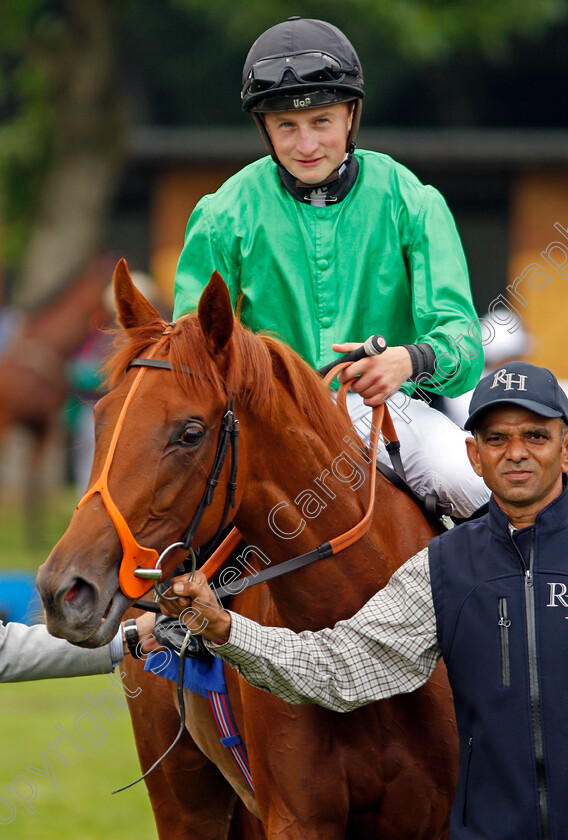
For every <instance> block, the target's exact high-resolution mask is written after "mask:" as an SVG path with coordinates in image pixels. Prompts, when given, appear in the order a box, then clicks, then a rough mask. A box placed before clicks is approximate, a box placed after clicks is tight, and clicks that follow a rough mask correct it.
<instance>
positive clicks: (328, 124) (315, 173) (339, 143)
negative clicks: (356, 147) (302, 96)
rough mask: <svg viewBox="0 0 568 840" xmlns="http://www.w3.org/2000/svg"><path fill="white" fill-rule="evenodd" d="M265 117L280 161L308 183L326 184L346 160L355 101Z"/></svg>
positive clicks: (269, 114)
mask: <svg viewBox="0 0 568 840" xmlns="http://www.w3.org/2000/svg"><path fill="white" fill-rule="evenodd" d="M262 116H263V118H264V123H265V125H266V129H267V131H268V133H269V135H270V139H271V141H272V145H273V146H274V151H275V152H276V156H277V158H278V160H279V161H280V163H281V164H282V165H283V166H285V167H286V169H287V170H288V171H289V172H291V173H292V175H294V176H295V177H296V178H297V179H298V180H299V181H303V182H304V183H305V184H319V182H320V181H325V179H326V178H327V177H328V176H329V175H331V173H332V172H333V171H334V169H337V167H338V166H339V164H340V163H341V161H342V160H343V158H344V157H345V154H346V152H345V147H346V144H347V136H348V134H349V130H350V128H351V121H352V119H353V108H352V103H351V102H349V103H346V102H340V103H337V104H336V105H325V106H322V107H321V108H309V109H307V110H306V111H267V112H265V113H264V114H263V115H262Z"/></svg>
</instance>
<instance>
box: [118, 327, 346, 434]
mask: <svg viewBox="0 0 568 840" xmlns="http://www.w3.org/2000/svg"><path fill="white" fill-rule="evenodd" d="M165 328H166V324H165V323H162V322H154V323H151V324H149V325H145V326H141V327H134V328H131V329H129V330H117V331H116V334H115V343H114V352H113V354H112V355H111V356H110V357H109V358H108V360H107V362H106V364H105V368H104V371H105V374H106V381H107V384H108V385H110V386H111V387H113V386H114V385H116V383H117V382H118V380H119V379H120V378H121V377H122V376H123V375H124V373H125V371H126V369H127V367H128V365H129V363H130V362H131V361H132V360H133V359H135V358H137V357H138V356H144V355H145V352H146V353H147V352H148V351H149V350H150V349H151V347H152V345H154V344H155V343H156V342H157V341H158V340H159V339H160V338H161V337H162V333H163V331H164V329H165ZM165 348H167V354H168V360H169V362H170V365H171V367H172V371H173V375H174V376H175V379H176V384H177V385H178V386H179V387H180V388H181V389H182V390H183V391H185V392H189V391H190V390H191V391H193V392H195V388H196V387H197V388H198V389H203V390H205V391H206V392H208V393H211V394H212V395H214V396H216V397H218V398H220V399H222V400H225V399H226V397H227V394H231V395H234V396H235V398H236V399H238V401H239V402H240V403H241V404H243V405H244V406H245V407H247V408H250V410H251V411H253V412H258V411H260V410H261V409H262V408H265V407H266V405H267V404H269V405H270V408H271V411H273V412H275V411H277V410H278V400H279V396H278V390H277V389H276V388H275V383H274V379H275V378H276V379H277V380H278V381H279V382H280V383H282V384H283V385H284V388H285V390H286V391H287V392H288V394H289V395H290V396H291V397H292V398H293V401H294V403H295V405H296V407H297V409H298V411H299V412H300V413H301V414H303V415H304V417H305V418H306V420H307V421H308V423H309V424H310V425H311V426H312V427H313V428H314V429H316V430H317V431H318V432H319V433H320V434H321V436H322V437H323V438H324V439H325V440H326V441H328V442H329V443H330V444H332V445H334V446H335V447H337V448H338V450H339V449H341V448H343V447H344V446H345V444H344V443H343V439H344V436H345V435H346V434H347V433H348V431H349V429H350V425H349V423H348V422H347V419H346V418H345V416H344V415H343V413H342V412H341V411H340V409H338V408H337V406H336V405H335V403H334V402H333V401H332V400H331V399H330V394H329V390H328V388H327V387H326V386H325V385H324V384H323V382H322V380H321V379H320V377H319V376H318V375H317V374H316V373H315V372H314V371H313V370H312V368H310V366H309V365H308V364H307V363H306V362H304V361H303V359H302V358H301V357H300V356H299V355H298V354H297V353H296V352H295V351H294V350H292V349H291V348H290V347H289V346H288V345H286V344H285V343H284V342H282V341H280V340H278V339H277V338H275V337H274V336H272V335H269V334H267V333H253V332H252V331H251V330H249V329H247V328H246V327H244V326H243V325H242V324H241V323H240V322H239V321H238V320H235V322H234V328H233V333H232V336H231V339H230V341H229V343H228V345H227V347H226V348H225V349H224V350H223V351H222V354H223V361H224V365H221V366H220V365H218V364H217V363H216V361H215V360H214V358H213V357H212V355H211V354H210V352H209V350H208V348H207V345H206V342H205V340H204V337H203V333H202V332H201V327H200V324H199V320H198V318H197V315H195V314H192V315H186V316H184V317H183V318H180V319H179V320H178V321H177V322H176V324H175V326H174V328H173V329H172V332H171V333H170V335H169V337H168V339H167V343H166V345H165ZM223 367H224V370H222V369H221V368H223ZM187 368H190V370H191V374H190V375H188V374H187V373H186V372H184V369H187Z"/></svg>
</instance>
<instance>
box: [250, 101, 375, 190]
mask: <svg viewBox="0 0 568 840" xmlns="http://www.w3.org/2000/svg"><path fill="white" fill-rule="evenodd" d="M353 101H354V106H353V112H352V116H353V118H352V120H351V128H350V129H349V134H348V135H347V143H346V145H345V151H346V152H347V160H348V161H349V160H351V158H352V157H353V152H354V151H355V137H356V136H357V132H358V131H359V124H360V122H361V111H362V107H363V103H362V101H361V99H358V98H357V99H355V100H353ZM251 114H252V117H253V119H254V121H255V123H256V124H257V127H258V130H259V131H260V135H261V137H262V139H263V140H264V143H265V145H266V147H267V149H268V151H269V152H270V155H271V157H272V160H273V161H274V162H275V163H277V164H278V166H282V164H281V163H280V161H279V160H278V156H277V155H276V152H275V150H274V146H273V145H272V140H271V139H270V134H269V133H268V130H267V128H266V124H265V122H264V119H263V117H262V113H260V112H258V111H251ZM345 160H346V159H345V158H343V160H342V161H341V163H340V164H339V166H338V167H337V169H334V170H333V172H331V173H330V174H329V175H328V176H327V178H325V179H324V180H323V181H318V183H317V184H307V183H305V182H304V181H300V180H299V179H297V180H296V185H297V186H298V187H306V188H309V187H311V188H312V189H316V188H317V187H324V186H326V185H327V184H331V183H332V182H333V181H337V179H338V178H339V169H340V168H341V166H342V165H343V164H344V163H345ZM284 168H285V167H284ZM286 171H288V170H286Z"/></svg>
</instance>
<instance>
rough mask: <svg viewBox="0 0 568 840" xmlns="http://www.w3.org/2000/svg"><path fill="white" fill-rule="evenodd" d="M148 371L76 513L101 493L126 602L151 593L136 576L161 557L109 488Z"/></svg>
mask: <svg viewBox="0 0 568 840" xmlns="http://www.w3.org/2000/svg"><path fill="white" fill-rule="evenodd" d="M165 341H166V336H164V337H163V338H162V339H160V341H158V343H157V344H156V345H155V347H154V348H153V349H152V350H151V351H150V353H149V354H148V357H147V358H149V359H152V358H153V357H154V356H155V355H156V353H157V352H158V350H159V349H160V347H161V346H162V345H163V344H164V342H165ZM146 370H147V368H145V367H141V368H140V370H139V371H138V373H137V374H136V378H135V379H134V382H133V383H132V385H131V386H130V390H129V392H128V394H127V395H126V399H125V401H124V405H123V406H122V409H121V411H120V415H119V417H118V420H117V422H116V426H115V427H114V431H113V434H112V439H111V442H110V446H109V448H108V452H107V456H106V459H105V462H104V465H103V468H102V471H101V474H100V476H99V477H98V479H97V480H96V481H95V483H94V484H93V486H92V487H90V488H89V489H88V490H87V492H86V493H85V495H84V496H83V498H82V499H81V501H80V502H79V504H78V505H77V509H79V508H80V507H81V506H82V505H84V504H85V502H86V501H87V500H88V499H90V498H92V497H93V496H94V495H95V494H96V493H100V496H101V499H102V500H103V504H104V506H105V508H106V509H107V512H108V515H109V516H110V518H111V520H112V523H113V525H114V527H115V528H116V532H117V534H118V537H119V539H120V542H121V545H122V563H121V564H120V570H119V574H118V581H119V584H120V588H121V589H122V591H123V592H124V594H125V595H126V597H127V598H140V597H141V596H142V595H143V594H144V593H145V592H147V590H148V589H149V581H148V580H144V579H140V578H137V577H136V576H135V571H136V569H140V568H142V569H154V568H155V567H156V561H157V560H158V557H159V554H158V552H157V551H156V549H155V548H146V547H145V546H143V545H140V544H139V543H138V542H137V541H136V538H135V537H134V534H133V533H132V531H131V530H130V527H129V526H128V523H127V522H126V520H125V518H124V516H123V515H122V514H121V512H120V511H119V509H118V508H117V506H116V504H115V503H114V501H113V498H112V496H111V494H110V490H109V487H108V475H109V471H110V467H111V464H112V459H113V457H114V453H115V450H116V445H117V443H118V438H119V436H120V432H121V431H122V426H123V425H124V418H125V416H126V412H127V411H128V408H129V406H130V404H131V402H132V399H133V397H134V394H135V393H136V391H137V390H138V386H139V385H140V382H141V381H142V377H143V376H144V374H145V373H146Z"/></svg>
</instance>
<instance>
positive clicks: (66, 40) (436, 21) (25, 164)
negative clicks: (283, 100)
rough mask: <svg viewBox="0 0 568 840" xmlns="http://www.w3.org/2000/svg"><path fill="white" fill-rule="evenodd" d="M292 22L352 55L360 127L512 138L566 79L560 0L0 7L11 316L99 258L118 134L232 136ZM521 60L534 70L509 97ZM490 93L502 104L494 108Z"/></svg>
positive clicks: (119, 0)
mask: <svg viewBox="0 0 568 840" xmlns="http://www.w3.org/2000/svg"><path fill="white" fill-rule="evenodd" d="M291 14H300V15H302V16H304V17H316V18H323V19H325V20H330V21H332V22H334V23H335V24H336V25H338V26H340V27H341V28H343V29H344V30H345V32H346V33H347V34H348V36H349V37H350V38H351V40H352V41H353V42H354V44H355V45H356V48H357V50H358V52H359V55H360V57H361V60H362V63H363V67H364V69H365V77H366V83H367V95H366V98H365V122H366V124H368V125H369V124H370V125H373V124H378V123H381V122H382V123H383V124H384V122H385V120H388V121H389V122H390V123H391V124H398V125H409V124H413V125H452V124H453V125H456V124H469V125H475V124H478V125H479V124H482V125H491V124H519V120H521V121H522V120H523V119H524V118H525V116H526V118H527V119H529V120H530V118H531V114H532V113H533V111H534V108H535V103H536V104H537V105H538V104H541V103H542V102H543V101H544V98H545V97H544V95H543V91H542V90H541V88H542V86H543V85H546V84H548V80H550V85H551V86H552V84H553V82H554V79H553V77H552V76H551V75H550V74H553V73H554V72H555V68H557V67H560V68H562V70H563V71H564V75H565V70H566V63H567V58H566V50H565V49H564V43H565V36H566V34H567V31H568V30H567V29H566V27H565V25H564V22H565V21H566V19H567V18H568V0H499V2H495V0H296V3H295V4H294V6H293V7H292V6H291V5H290V3H289V0H246V2H244V3H235V2H234V0H19V1H18V3H17V4H9V3H4V4H3V10H2V27H1V28H0V119H2V122H3V124H4V125H3V129H2V133H1V135H0V202H1V204H0V207H1V212H2V216H3V233H2V236H1V240H2V242H1V247H2V251H3V254H4V257H3V261H4V263H5V265H7V266H8V268H9V269H11V270H12V272H13V274H14V276H15V277H17V283H16V285H15V291H16V295H15V296H16V298H17V300H18V301H20V302H24V303H26V304H27V305H33V304H34V303H37V302H38V301H40V300H41V299H42V298H44V297H45V295H47V294H49V293H50V292H51V291H53V290H54V289H56V288H57V287H58V286H60V285H62V284H64V283H66V282H68V281H69V280H70V279H71V278H72V277H73V276H74V275H75V274H76V273H77V271H78V270H79V269H80V268H81V267H82V266H83V265H84V263H85V261H86V259H87V257H88V256H89V255H90V252H91V251H92V250H93V249H94V248H96V246H97V243H98V239H99V235H100V231H101V228H102V224H103V221H104V217H105V213H106V212H107V209H108V206H109V202H110V200H111V198H112V196H113V192H114V190H115V188H116V185H117V182H118V176H119V172H120V170H121V165H122V164H123V163H124V142H123V140H124V137H125V131H126V128H127V125H128V123H129V121H131V120H133V121H135V122H138V123H144V122H146V123H154V124H169V125H176V124H177V125H204V124H205V125H206V124H229V125H230V124H233V125H234V124H239V123H243V122H244V120H245V118H244V117H243V115H242V114H241V112H240V109H239V96H238V92H239V86H240V73H241V67H242V63H243V58H244V55H245V53H246V51H247V49H248V48H249V46H250V44H251V43H252V41H253V40H254V38H255V37H257V36H258V35H259V34H260V33H261V32H262V31H263V30H264V29H265V28H267V27H268V26H271V25H273V24H275V23H277V22H279V21H281V20H284V19H286V18H287V17H288V16H290V15H291ZM555 32H557V33H559V34H558V37H557V38H556V40H554V34H555ZM544 33H549V36H550V38H551V39H552V40H549V42H547V43H548V51H545V50H544V49H543V48H542V38H543V35H544ZM539 38H540V39H541V40H540V41H539V40H538V39H539ZM550 44H552V50H553V53H552V58H553V59H554V60H553V61H551V52H550ZM526 55H529V57H530V60H531V62H532V63H531V65H530V67H527V68H526V75H525V76H524V77H522V78H523V80H524V82H525V86H524V88H523V90H522V91H519V90H518V85H516V84H515V79H516V78H517V76H515V73H517V74H519V73H521V72H522V70H523V61H524V60H525V56H526ZM512 67H514V68H515V72H514V73H513V72H512V70H511V68H512ZM547 74H548V75H547ZM504 80H505V82H504ZM507 84H508V85H509V87H508V88H507ZM499 85H501V87H499ZM494 89H495V90H497V91H498V92H499V94H500V98H499V97H497V98H495V97H494V98H493V99H492V98H491V96H490V94H489V93H488V91H492V90H494ZM531 89H532V93H533V95H532V97H531V98H530V101H529V100H528V99H527V91H531ZM511 91H513V92H514V95H512V96H511V95H510V94H511ZM562 95H563V91H562ZM126 103H127V104H126ZM523 109H524V110H523ZM541 114H544V112H541ZM550 114H553V119H554V120H563V121H564V122H561V123H560V124H562V125H565V120H566V118H565V116H564V111H563V109H559V108H558V107H557V105H555V104H554V101H553V94H551V102H550V107H549V109H548V111H547V112H546V115H545V116H542V115H541V117H540V119H541V120H542V121H544V124H554V125H556V124H557V123H556V122H552V123H550V122H546V121H547V120H549V115H550ZM538 119H539V118H538V117H537V124H539V122H538ZM521 124H522V123H521ZM528 124H530V123H528Z"/></svg>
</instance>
